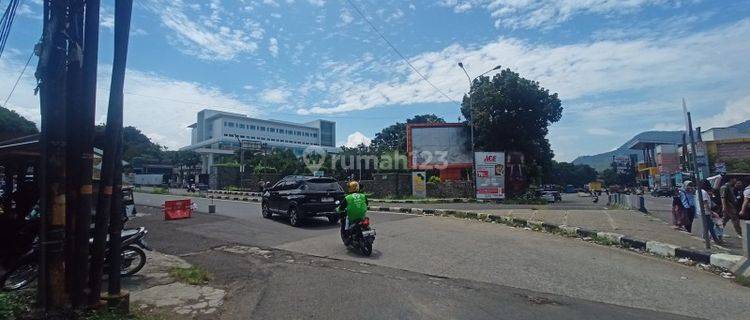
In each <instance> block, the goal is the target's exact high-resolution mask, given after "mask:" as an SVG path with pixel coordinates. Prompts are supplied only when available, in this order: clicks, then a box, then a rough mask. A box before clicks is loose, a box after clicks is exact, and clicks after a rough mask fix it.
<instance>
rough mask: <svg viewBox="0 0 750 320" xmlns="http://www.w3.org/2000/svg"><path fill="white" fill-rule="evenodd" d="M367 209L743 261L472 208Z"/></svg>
mask: <svg viewBox="0 0 750 320" xmlns="http://www.w3.org/2000/svg"><path fill="white" fill-rule="evenodd" d="M368 209H369V210H372V211H385V212H401V213H412V214H418V215H440V216H452V217H455V218H463V219H475V220H480V221H485V222H493V223H501V224H505V225H509V226H512V227H518V228H528V229H531V230H534V231H545V232H549V233H563V234H565V235H568V236H572V237H576V238H581V239H584V240H594V242H598V243H600V244H604V245H607V244H611V245H617V246H621V247H623V248H626V249H633V250H637V251H644V252H648V253H651V254H653V255H656V256H661V257H665V258H686V259H690V260H692V261H695V262H699V263H704V264H709V265H711V266H714V267H718V268H722V269H726V270H731V269H732V268H733V267H735V266H736V265H737V264H738V263H740V262H741V261H742V256H738V255H732V254H725V253H711V252H706V251H701V250H696V249H691V248H683V247H680V246H676V245H673V244H669V243H663V242H659V241H651V240H643V239H638V238H633V237H630V236H627V235H623V234H619V233H613V232H600V231H596V230H592V229H588V228H581V227H576V226H568V225H556V224H554V223H549V222H544V221H534V220H526V219H522V218H517V217H512V216H503V215H495V214H487V213H478V212H473V211H462V210H447V209H427V208H409V207H384V206H370V207H368ZM601 240H603V241H601Z"/></svg>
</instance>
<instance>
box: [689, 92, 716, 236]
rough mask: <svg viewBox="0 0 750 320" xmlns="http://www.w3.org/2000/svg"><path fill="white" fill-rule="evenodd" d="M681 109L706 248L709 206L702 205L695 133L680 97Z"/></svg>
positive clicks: (701, 188)
mask: <svg viewBox="0 0 750 320" xmlns="http://www.w3.org/2000/svg"><path fill="white" fill-rule="evenodd" d="M682 109H683V110H684V111H685V114H686V117H687V129H688V136H689V137H690V149H691V150H692V156H691V157H690V161H691V162H692V164H693V178H694V179H695V186H696V188H697V189H698V205H699V206H700V209H701V222H702V223H703V240H704V242H705V244H706V249H711V241H710V240H709V239H708V228H707V227H708V220H707V219H708V216H707V215H706V210H707V209H709V208H704V207H703V205H704V203H703V180H702V179H701V178H700V175H699V174H698V162H697V160H696V157H695V156H696V155H697V150H696V149H695V135H694V133H693V119H692V117H691V116H690V112H687V105H686V104H685V99H682Z"/></svg>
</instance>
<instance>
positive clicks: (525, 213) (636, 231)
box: [472, 209, 742, 255]
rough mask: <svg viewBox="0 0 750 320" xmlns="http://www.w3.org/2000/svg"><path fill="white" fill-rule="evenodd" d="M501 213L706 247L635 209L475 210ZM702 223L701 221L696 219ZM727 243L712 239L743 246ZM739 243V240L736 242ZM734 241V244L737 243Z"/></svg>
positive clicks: (735, 248) (731, 248) (736, 250)
mask: <svg viewBox="0 0 750 320" xmlns="http://www.w3.org/2000/svg"><path fill="white" fill-rule="evenodd" d="M472 211H474V212H482V213H491V214H496V215H501V216H511V217H518V218H523V219H526V220H530V221H542V222H547V223H553V224H556V225H566V226H576V227H581V228H586V229H591V230H596V231H601V232H612V233H619V234H623V235H627V236H630V237H633V238H638V239H645V240H652V241H658V242H664V243H670V244H674V245H677V246H680V247H684V248H691V249H695V250H698V251H709V250H706V249H705V244H704V242H703V238H701V237H698V236H696V235H693V234H689V233H686V232H681V231H677V230H675V229H673V228H672V226H671V225H670V224H669V223H667V222H664V221H663V220H661V219H659V218H657V217H654V216H651V215H646V214H642V213H640V212H638V211H632V210H528V209H516V210H481V211H477V210H472ZM696 223H700V221H696ZM727 240H732V241H727V243H728V244H729V245H727V247H721V246H716V245H715V244H714V243H711V250H710V251H711V252H712V253H731V254H737V255H739V254H741V250H742V247H741V246H740V245H738V244H739V241H734V240H738V239H729V238H728V239H727ZM735 243H737V244H735ZM733 244H734V245H733Z"/></svg>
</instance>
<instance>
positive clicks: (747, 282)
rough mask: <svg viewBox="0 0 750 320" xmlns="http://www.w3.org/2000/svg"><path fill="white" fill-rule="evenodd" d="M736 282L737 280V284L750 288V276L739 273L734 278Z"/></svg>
mask: <svg viewBox="0 0 750 320" xmlns="http://www.w3.org/2000/svg"><path fill="white" fill-rule="evenodd" d="M734 282H737V284H739V285H741V286H745V287H748V288H750V277H745V276H742V275H737V276H736V277H735V278H734Z"/></svg>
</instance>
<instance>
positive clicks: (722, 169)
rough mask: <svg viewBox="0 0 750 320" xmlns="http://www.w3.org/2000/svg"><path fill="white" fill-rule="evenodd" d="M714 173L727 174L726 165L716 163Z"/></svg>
mask: <svg viewBox="0 0 750 320" xmlns="http://www.w3.org/2000/svg"><path fill="white" fill-rule="evenodd" d="M714 172H715V173H717V174H724V173H727V164H726V163H724V162H717V163H716V164H714Z"/></svg>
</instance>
